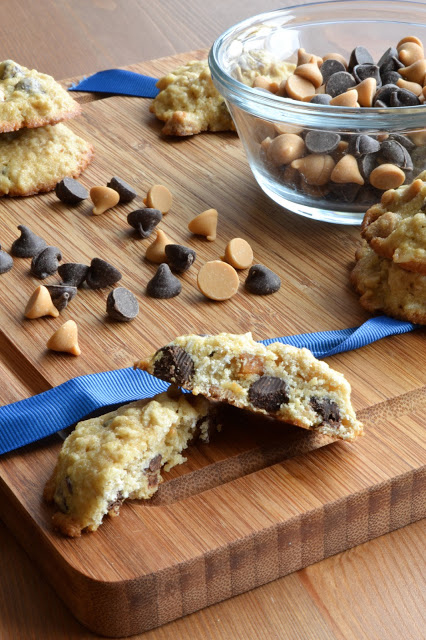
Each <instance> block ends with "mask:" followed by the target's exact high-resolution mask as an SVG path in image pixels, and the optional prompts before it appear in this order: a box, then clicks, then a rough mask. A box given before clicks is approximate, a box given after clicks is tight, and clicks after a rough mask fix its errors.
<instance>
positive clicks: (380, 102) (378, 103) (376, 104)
mask: <svg viewBox="0 0 426 640" xmlns="http://www.w3.org/2000/svg"><path fill="white" fill-rule="evenodd" d="M387 106H388V105H387V104H386V103H385V102H383V100H375V101H374V102H373V107H377V108H380V109H383V108H384V107H387Z"/></svg>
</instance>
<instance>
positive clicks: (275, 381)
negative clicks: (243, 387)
mask: <svg viewBox="0 0 426 640" xmlns="http://www.w3.org/2000/svg"><path fill="white" fill-rule="evenodd" d="M287 391H288V390H287V384H286V382H285V380H282V379H281V378H275V377H274V376H262V377H261V378H259V379H258V380H256V382H253V384H252V385H251V387H250V389H249V392H248V397H249V400H250V402H251V403H252V405H253V406H255V407H257V408H258V409H265V411H269V412H275V411H278V410H279V408H280V406H281V405H282V404H284V403H287V402H288V401H289V397H288V392H287Z"/></svg>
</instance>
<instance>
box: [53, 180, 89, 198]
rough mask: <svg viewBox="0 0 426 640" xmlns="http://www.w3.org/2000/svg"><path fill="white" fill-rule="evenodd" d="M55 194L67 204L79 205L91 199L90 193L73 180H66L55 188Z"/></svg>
mask: <svg viewBox="0 0 426 640" xmlns="http://www.w3.org/2000/svg"><path fill="white" fill-rule="evenodd" d="M55 193H56V195H57V197H58V198H59V200H60V201H61V202H64V203H65V204H78V203H79V202H81V201H82V200H85V199H86V198H88V197H89V192H88V191H87V189H86V188H85V187H83V185H82V184H80V183H79V182H78V181H77V180H74V179H73V178H64V179H63V180H61V181H60V182H58V184H57V185H56V187H55Z"/></svg>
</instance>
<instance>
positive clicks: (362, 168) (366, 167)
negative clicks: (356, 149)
mask: <svg viewBox="0 0 426 640" xmlns="http://www.w3.org/2000/svg"><path fill="white" fill-rule="evenodd" d="M376 164H377V153H367V154H366V155H365V156H362V157H361V158H358V169H359V172H360V174H361V175H362V177H363V178H364V180H366V181H368V179H369V177H370V173H371V172H372V171H373V169H374V168H375V167H376Z"/></svg>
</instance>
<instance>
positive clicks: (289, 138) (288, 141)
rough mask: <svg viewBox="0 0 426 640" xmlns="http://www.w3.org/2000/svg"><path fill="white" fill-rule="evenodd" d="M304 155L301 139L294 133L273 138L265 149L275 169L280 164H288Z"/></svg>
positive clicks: (303, 144)
mask: <svg viewBox="0 0 426 640" xmlns="http://www.w3.org/2000/svg"><path fill="white" fill-rule="evenodd" d="M304 153H305V143H304V141H303V138H301V137H300V136H297V135H295V134H294V133H283V134H281V135H280V136H277V137H276V138H274V139H273V140H272V142H271V144H270V145H269V146H268V147H267V152H266V155H267V157H268V160H270V161H271V162H272V163H273V164H274V165H276V166H277V167H279V166H281V165H282V164H290V162H293V160H296V159H297V158H301V157H302V156H303V154H304Z"/></svg>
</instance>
